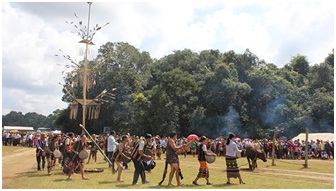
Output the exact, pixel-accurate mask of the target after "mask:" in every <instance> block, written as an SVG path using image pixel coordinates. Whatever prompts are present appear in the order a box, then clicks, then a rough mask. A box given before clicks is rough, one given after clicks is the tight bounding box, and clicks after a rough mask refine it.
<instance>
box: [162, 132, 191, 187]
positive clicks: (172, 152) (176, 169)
mask: <svg viewBox="0 0 336 191" xmlns="http://www.w3.org/2000/svg"><path fill="white" fill-rule="evenodd" d="M176 140H177V133H176V132H172V133H170V135H169V138H168V144H167V150H166V162H167V163H168V164H170V169H171V171H170V174H169V181H168V186H173V184H172V181H173V177H174V175H175V177H176V183H177V186H182V183H181V181H180V176H181V170H180V161H179V158H178V152H179V151H181V150H182V149H183V148H185V147H187V146H189V145H190V144H191V143H192V142H193V141H190V142H188V143H186V144H182V145H179V146H176V143H175V142H176Z"/></svg>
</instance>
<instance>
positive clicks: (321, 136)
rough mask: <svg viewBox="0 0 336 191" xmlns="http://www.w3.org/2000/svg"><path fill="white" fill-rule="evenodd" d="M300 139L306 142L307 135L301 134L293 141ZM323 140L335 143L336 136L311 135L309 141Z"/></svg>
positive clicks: (327, 134) (329, 134)
mask: <svg viewBox="0 0 336 191" xmlns="http://www.w3.org/2000/svg"><path fill="white" fill-rule="evenodd" d="M297 139H300V141H301V140H306V133H300V134H299V135H297V136H296V137H294V138H293V139H292V141H294V140H297ZM316 139H318V140H323V141H328V140H329V141H333V140H334V134H333V133H309V134H308V141H310V140H314V141H316Z"/></svg>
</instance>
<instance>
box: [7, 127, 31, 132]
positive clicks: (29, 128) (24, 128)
mask: <svg viewBox="0 0 336 191" xmlns="http://www.w3.org/2000/svg"><path fill="white" fill-rule="evenodd" d="M3 130H19V131H34V127H25V126H4V128H3Z"/></svg>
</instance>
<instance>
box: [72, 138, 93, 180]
mask: <svg viewBox="0 0 336 191" xmlns="http://www.w3.org/2000/svg"><path fill="white" fill-rule="evenodd" d="M85 148H86V135H85V134H83V135H81V139H80V141H76V142H75V143H74V144H73V146H72V149H71V152H72V156H71V158H70V159H71V161H70V162H71V163H72V164H71V165H70V170H69V173H68V178H67V180H72V178H71V176H72V175H73V174H74V172H75V169H76V168H77V166H78V165H79V167H80V172H81V174H82V179H83V180H89V179H88V178H87V177H86V176H85V172H84V159H82V158H81V157H80V153H81V152H86V150H85Z"/></svg>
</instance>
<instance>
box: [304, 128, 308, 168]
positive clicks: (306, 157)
mask: <svg viewBox="0 0 336 191" xmlns="http://www.w3.org/2000/svg"><path fill="white" fill-rule="evenodd" d="M305 144H306V145H305V163H304V164H303V166H304V167H305V168H308V128H306V142H305Z"/></svg>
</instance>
